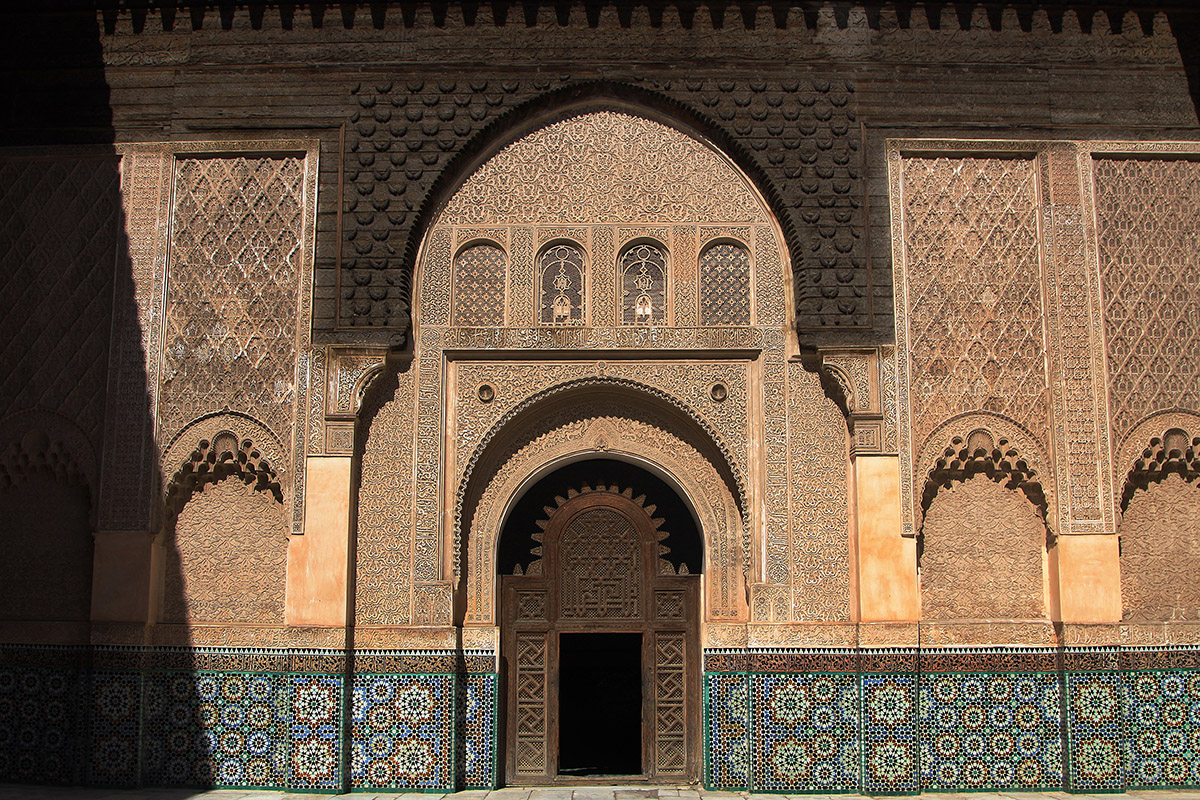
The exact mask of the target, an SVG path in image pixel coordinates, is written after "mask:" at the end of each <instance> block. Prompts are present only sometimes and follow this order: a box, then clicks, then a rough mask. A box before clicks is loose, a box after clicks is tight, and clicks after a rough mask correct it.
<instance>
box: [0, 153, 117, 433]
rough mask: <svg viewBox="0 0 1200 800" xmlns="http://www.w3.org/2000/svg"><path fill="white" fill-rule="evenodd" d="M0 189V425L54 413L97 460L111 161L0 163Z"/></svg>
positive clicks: (108, 288)
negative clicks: (8, 418) (0, 364)
mask: <svg viewBox="0 0 1200 800" xmlns="http://www.w3.org/2000/svg"><path fill="white" fill-rule="evenodd" d="M0 187H3V189H2V190H0V265H2V266H0V298H2V299H3V302H0V341H2V342H3V350H4V369H3V370H0V417H3V416H4V415H5V414H7V413H9V412H11V411H14V410H18V409H26V408H41V409H45V410H48V411H54V412H58V413H59V414H62V415H63V416H64V417H67V418H69V419H71V420H74V421H75V422H76V423H77V424H78V425H79V426H80V427H81V428H83V430H84V432H85V433H86V434H87V436H88V439H89V441H90V442H91V443H92V446H93V448H94V449H95V452H99V451H100V431H101V426H102V425H103V419H104V394H105V391H104V390H105V381H106V377H105V375H106V369H107V366H108V357H107V354H108V339H109V333H110V327H111V315H112V279H113V273H114V265H115V258H116V245H117V242H118V224H119V220H120V203H119V199H120V185H119V177H118V170H117V162H116V159H115V158H112V157H107V158H69V157H64V158H57V159H54V160H50V159H45V158H20V157H14V158H5V159H0ZM76 455H77V456H78V455H80V454H76Z"/></svg>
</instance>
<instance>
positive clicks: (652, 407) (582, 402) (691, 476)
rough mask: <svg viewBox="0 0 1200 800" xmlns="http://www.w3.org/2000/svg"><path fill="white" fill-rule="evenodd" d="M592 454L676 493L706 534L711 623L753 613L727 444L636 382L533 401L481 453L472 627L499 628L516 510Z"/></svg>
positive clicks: (464, 590) (470, 493) (471, 533)
mask: <svg viewBox="0 0 1200 800" xmlns="http://www.w3.org/2000/svg"><path fill="white" fill-rule="evenodd" d="M592 458H605V459H612V460H617V461H626V462H629V463H631V464H635V465H637V466H639V467H641V468H643V469H646V470H647V471H649V472H651V473H653V474H655V475H656V476H658V477H659V478H661V479H662V480H663V481H664V482H665V483H667V484H668V485H669V486H671V487H672V488H673V489H674V490H675V491H676V493H677V494H678V495H679V496H680V498H682V499H683V501H684V502H685V503H686V504H687V506H688V507H689V508H690V509H691V511H692V514H693V515H694V517H695V520H696V522H697V523H698V527H699V529H700V531H701V533H702V536H703V540H704V564H705V572H704V583H703V588H702V594H703V598H702V602H703V604H704V608H705V617H706V619H709V620H714V621H717V620H736V619H744V617H745V611H746V609H745V591H746V590H745V586H746V573H747V570H748V552H747V551H748V543H747V542H746V537H747V536H748V530H747V528H746V525H745V522H744V520H743V514H742V508H741V506H740V505H739V502H738V497H737V492H738V490H737V482H736V480H734V478H733V475H732V471H731V470H730V468H729V466H728V463H727V462H726V461H725V459H724V457H723V456H722V454H721V451H720V448H719V447H717V446H716V444H715V443H714V442H713V441H712V440H711V438H708V437H707V436H706V435H705V434H704V432H703V430H702V429H701V428H700V427H699V426H698V425H697V424H696V423H695V422H694V421H692V420H690V419H688V418H687V417H686V416H685V415H683V414H681V413H680V412H679V411H678V409H674V408H672V407H671V406H669V405H667V404H665V403H663V402H662V401H661V400H657V399H655V398H654V397H653V396H651V395H648V394H644V393H638V392H636V391H634V390H632V389H630V388H629V387H622V386H604V385H602V384H600V385H595V384H593V385H587V386H578V387H574V388H573V389H572V390H568V391H563V392H560V393H554V394H550V395H549V396H547V397H545V398H543V399H541V400H540V401H539V402H535V403H531V404H530V405H529V406H528V407H527V408H526V409H525V410H524V412H523V413H521V414H518V415H516V416H515V417H514V418H512V419H511V420H509V421H508V422H507V423H506V424H505V425H504V427H503V428H502V429H501V430H500V431H498V432H497V433H496V435H494V436H492V437H490V439H489V440H488V443H487V445H486V448H485V450H484V451H483V452H482V453H480V454H478V456H477V458H476V459H475V466H474V470H473V471H472V473H471V474H470V476H469V477H468V478H467V479H466V483H465V486H464V487H463V489H462V491H461V496H462V497H463V501H464V502H463V515H462V520H463V536H462V537H461V557H460V558H461V565H462V567H461V576H460V583H459V586H460V597H459V602H458V606H459V608H460V609H461V614H462V616H461V619H462V621H463V623H464V624H465V625H467V626H472V625H494V624H495V621H496V609H497V590H498V583H497V569H496V554H497V546H498V544H499V537H500V532H501V531H502V530H503V527H504V523H505V520H506V519H507V518H508V515H509V513H510V512H511V510H512V508H513V506H514V505H515V504H516V503H517V501H518V500H519V499H520V498H521V497H522V496H523V495H524V493H525V492H526V490H528V489H529V487H531V486H532V485H534V484H535V483H536V482H537V481H538V480H539V479H541V478H542V477H543V476H545V475H547V474H549V473H551V472H553V471H554V470H556V469H559V468H560V467H562V466H564V465H567V464H570V463H572V462H576V461H582V460H586V459H592Z"/></svg>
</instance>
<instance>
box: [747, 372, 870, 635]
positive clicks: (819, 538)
mask: <svg viewBox="0 0 1200 800" xmlns="http://www.w3.org/2000/svg"><path fill="white" fill-rule="evenodd" d="M787 370H788V372H787V377H788V386H787V392H788V400H787V418H788V431H787V437H788V446H787V453H788V458H787V468H788V473H787V474H788V481H787V482H788V485H789V486H790V487H791V491H790V494H789V496H788V497H786V498H785V503H787V505H786V506H784V507H786V508H789V509H790V513H789V514H788V520H789V523H790V536H789V547H788V549H787V550H786V551H784V552H782V553H773V552H772V551H771V548H770V545H771V544H772V540H771V539H768V552H767V577H768V579H770V580H772V581H773V582H779V581H776V580H775V578H774V577H773V576H772V572H773V571H774V569H773V568H774V567H775V565H776V560H777V559H780V558H782V559H783V560H784V561H785V563H786V565H788V567H789V568H790V573H791V574H790V575H789V576H788V577H789V581H790V583H791V586H790V587H789V590H788V591H789V594H790V601H791V610H790V614H789V616H788V618H789V619H791V620H795V621H797V622H817V621H820V622H834V621H842V620H849V619H850V603H851V597H850V585H849V578H850V571H851V566H850V527H849V519H848V517H849V505H848V504H849V496H850V494H849V491H848V480H849V479H848V475H847V452H848V450H847V441H846V440H847V430H846V420H845V417H843V416H842V412H841V411H840V410H839V409H838V407H837V406H836V405H834V403H833V401H832V400H830V399H829V398H828V397H826V396H825V392H824V391H823V390H822V388H821V382H820V378H819V376H817V375H815V374H814V373H812V372H809V371H807V370H805V369H804V367H803V366H802V365H801V364H800V363H799V362H797V361H793V362H791V363H789V364H788V365H787Z"/></svg>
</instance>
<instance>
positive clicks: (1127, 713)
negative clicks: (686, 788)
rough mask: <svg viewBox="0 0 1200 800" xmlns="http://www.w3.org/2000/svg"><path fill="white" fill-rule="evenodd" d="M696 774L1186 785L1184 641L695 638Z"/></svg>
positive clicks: (759, 779)
mask: <svg viewBox="0 0 1200 800" xmlns="http://www.w3.org/2000/svg"><path fill="white" fill-rule="evenodd" d="M705 668H706V670H707V671H706V673H705V682H704V736H705V774H704V780H705V783H706V785H708V786H710V787H712V788H717V789H731V790H744V791H755V792H797V793H799V792H813V791H818V792H830V793H832V792H856V791H862V792H865V793H868V794H905V793H915V792H918V791H942V792H963V791H979V790H988V789H991V790H1001V791H1004V790H1009V791H1012V790H1015V791H1036V790H1061V789H1067V790H1069V791H1074V792H1094V791H1122V790H1124V789H1125V788H1135V787H1136V788H1196V787H1200V649H1195V648H1191V649H1189V648H1158V649H1137V650H1119V649H1116V648H1111V649H1102V648H1091V649H1083V648H1071V649H1066V650H1054V649H1045V650H987V651H971V650H958V651H952V650H940V651H921V652H920V653H917V652H915V651H887V652H882V653H878V652H874V651H842V652H840V653H838V652H836V651H825V652H796V651H791V652H782V651H758V652H755V651H709V652H708V653H706V655H705Z"/></svg>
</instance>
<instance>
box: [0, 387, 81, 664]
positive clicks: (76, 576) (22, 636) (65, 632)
mask: <svg viewBox="0 0 1200 800" xmlns="http://www.w3.org/2000/svg"><path fill="white" fill-rule="evenodd" d="M95 468H96V465H95V458H94V455H93V451H92V449H91V446H90V445H89V443H88V439H87V436H86V434H84V433H83V431H81V430H80V429H79V427H78V426H77V425H76V424H75V423H73V422H71V421H69V420H67V419H65V418H63V417H60V416H58V415H57V414H52V413H49V412H45V411H41V410H29V411H24V412H19V413H17V414H13V415H11V416H9V417H6V418H5V419H3V420H0V548H2V551H3V553H4V557H3V559H0V641H10V642H25V643H43V644H50V643H54V644H79V643H85V642H87V641H88V634H89V620H90V617H91V589H92V529H93V525H94V520H95V503H94V502H93V498H95V496H96V483H95V480H96V471H95Z"/></svg>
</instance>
